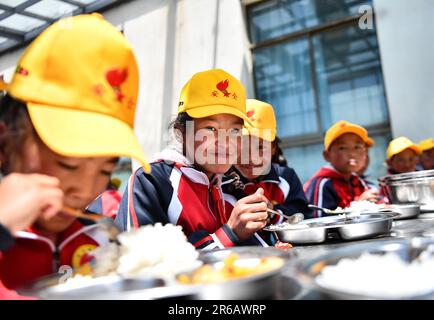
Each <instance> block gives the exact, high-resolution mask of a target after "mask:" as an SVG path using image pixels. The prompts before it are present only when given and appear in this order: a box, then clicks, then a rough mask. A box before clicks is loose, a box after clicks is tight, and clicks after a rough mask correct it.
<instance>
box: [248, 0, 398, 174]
mask: <svg viewBox="0 0 434 320" xmlns="http://www.w3.org/2000/svg"><path fill="white" fill-rule="evenodd" d="M371 4H372V1H369V0H274V1H273V0H270V1H263V2H260V3H259V4H254V5H251V6H249V7H248V17H249V28H250V35H251V39H252V42H253V43H254V49H253V57H254V59H253V61H254V74H255V85H256V96H257V98H258V99H260V100H264V101H266V102H269V103H271V104H272V105H273V107H274V109H275V113H276V119H277V129H278V131H277V134H278V136H279V137H280V138H281V139H282V144H283V145H285V146H287V147H286V149H285V150H284V153H285V156H286V157H287V159H288V163H289V166H291V167H293V168H294V169H295V170H296V171H297V173H298V175H299V176H300V179H301V180H302V181H303V182H306V181H307V180H308V179H309V178H310V177H311V176H312V175H313V174H314V173H315V172H316V171H317V170H318V169H319V168H320V167H321V166H323V165H324V164H325V161H324V160H323V157H322V151H323V139H324V134H325V131H326V130H327V129H328V128H329V127H330V126H331V125H332V124H333V123H335V122H337V121H339V120H347V121H350V122H353V123H356V124H359V125H362V126H364V127H365V128H366V129H367V130H368V131H369V132H376V135H375V136H373V138H374V139H375V141H376V145H375V146H374V147H373V148H372V149H371V150H370V155H371V157H370V158H371V162H370V166H369V168H368V170H367V174H368V175H370V176H372V178H371V180H373V181H375V180H376V179H377V178H378V177H379V176H381V175H383V174H385V173H386V168H385V166H384V159H385V150H386V148H387V143H388V141H389V140H390V133H389V131H390V128H389V116H388V109H387V103H386V97H385V90H384V85H383V76H382V70H381V61H380V55H379V48H378V43H377V36H376V31H375V27H374V29H371V30H369V29H363V30H362V29H360V28H359V26H358V25H359V24H358V15H359V14H360V13H359V7H360V6H362V5H371ZM331 22H333V23H331ZM328 23H330V24H328ZM313 27H315V28H313ZM281 36H287V37H285V38H282V39H279V40H276V41H275V42H267V43H264V41H267V40H270V39H275V38H278V37H281ZM291 145H293V146H291Z"/></svg>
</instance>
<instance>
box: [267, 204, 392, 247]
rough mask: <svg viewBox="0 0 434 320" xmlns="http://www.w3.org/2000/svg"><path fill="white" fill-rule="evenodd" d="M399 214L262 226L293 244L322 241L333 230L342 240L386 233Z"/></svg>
mask: <svg viewBox="0 0 434 320" xmlns="http://www.w3.org/2000/svg"><path fill="white" fill-rule="evenodd" d="M398 215H399V214H398V213H393V212H387V213H363V214H361V215H360V216H357V217H348V218H346V217H342V216H337V217H335V216H330V217H323V218H316V219H307V220H304V221H302V222H300V223H299V225H303V224H304V225H307V226H308V227H307V228H303V229H293V228H291V227H290V228H287V229H280V230H279V229H277V230H275V229H273V228H270V227H266V228H264V230H265V231H270V232H274V233H275V235H276V237H277V238H278V239H279V240H280V241H282V242H289V243H293V244H312V243H322V242H325V241H326V240H327V239H328V236H329V235H330V234H331V233H333V232H335V233H337V234H338V236H339V237H340V238H341V239H343V240H359V239H367V238H372V237H375V236H379V235H383V234H388V233H389V232H390V229H391V228H392V222H393V219H394V218H396V217H397V216H398Z"/></svg>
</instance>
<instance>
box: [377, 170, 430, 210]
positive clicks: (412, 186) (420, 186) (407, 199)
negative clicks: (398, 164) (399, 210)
mask: <svg viewBox="0 0 434 320" xmlns="http://www.w3.org/2000/svg"><path fill="white" fill-rule="evenodd" d="M378 180H379V182H380V187H381V189H382V190H383V193H384V194H385V195H386V196H387V198H388V199H389V201H390V202H391V203H393V204H407V203H419V204H421V211H422V212H427V211H428V212H429V211H434V170H425V171H416V172H410V173H403V174H395V175H389V176H385V177H382V178H380V179H378Z"/></svg>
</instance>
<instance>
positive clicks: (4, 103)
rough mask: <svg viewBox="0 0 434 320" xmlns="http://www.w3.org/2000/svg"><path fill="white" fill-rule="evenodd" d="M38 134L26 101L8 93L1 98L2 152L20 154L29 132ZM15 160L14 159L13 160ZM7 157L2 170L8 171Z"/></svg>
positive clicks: (3, 153) (0, 138) (0, 134)
mask: <svg viewBox="0 0 434 320" xmlns="http://www.w3.org/2000/svg"><path fill="white" fill-rule="evenodd" d="M30 133H31V134H35V135H36V136H37V134H36V132H35V129H34V127H33V125H32V122H31V120H30V116H29V112H28V110H27V106H26V104H25V103H24V102H22V101H20V100H17V99H15V98H13V97H12V96H10V95H9V94H6V95H4V96H2V97H1V98H0V154H2V157H4V158H7V157H6V155H8V157H9V156H13V155H15V154H17V155H19V154H20V153H21V152H22V150H21V149H20V148H22V147H23V145H24V141H25V139H26V137H27V136H28V134H30ZM11 161H13V159H12V160H11ZM8 166H9V164H8V162H7V159H3V162H2V166H1V171H2V172H3V173H8Z"/></svg>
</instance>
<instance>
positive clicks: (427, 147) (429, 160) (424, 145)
mask: <svg viewBox="0 0 434 320" xmlns="http://www.w3.org/2000/svg"><path fill="white" fill-rule="evenodd" d="M419 147H420V149H421V150H422V153H421V154H420V156H419V158H420V164H419V165H418V166H419V168H418V170H433V169H434V139H433V138H430V139H425V140H423V141H421V142H419Z"/></svg>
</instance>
